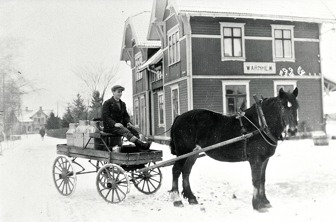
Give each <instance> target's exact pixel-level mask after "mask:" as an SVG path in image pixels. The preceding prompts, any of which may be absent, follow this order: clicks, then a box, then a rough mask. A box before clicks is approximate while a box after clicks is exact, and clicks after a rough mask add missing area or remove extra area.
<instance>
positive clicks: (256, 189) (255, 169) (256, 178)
mask: <svg viewBox="0 0 336 222" xmlns="http://www.w3.org/2000/svg"><path fill="white" fill-rule="evenodd" d="M262 164H263V161H261V160H259V159H253V160H250V165H251V171H252V183H253V198H252V206H253V209H255V210H258V211H259V212H264V211H265V209H266V208H265V207H264V204H263V203H262V200H261V198H260V184H261V174H262Z"/></svg>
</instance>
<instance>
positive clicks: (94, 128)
mask: <svg viewBox="0 0 336 222" xmlns="http://www.w3.org/2000/svg"><path fill="white" fill-rule="evenodd" d="M98 123H99V122H98ZM98 123H97V121H90V125H88V127H87V128H86V130H85V133H84V146H85V145H86V143H87V142H88V141H89V140H90V133H97V132H99V129H98V127H97V124H98ZM95 144H96V143H95V140H94V139H91V140H90V142H89V143H88V144H87V146H86V148H90V149H95V148H96V146H98V144H97V145H95Z"/></svg>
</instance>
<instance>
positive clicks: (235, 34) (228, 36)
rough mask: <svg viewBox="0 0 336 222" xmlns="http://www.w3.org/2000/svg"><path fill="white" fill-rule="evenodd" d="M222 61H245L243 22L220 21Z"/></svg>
mask: <svg viewBox="0 0 336 222" xmlns="http://www.w3.org/2000/svg"><path fill="white" fill-rule="evenodd" d="M220 25H221V36H222V38H221V44H222V61H226V60H241V61H245V41H244V25H245V24H243V23H227V22H221V23H220Z"/></svg>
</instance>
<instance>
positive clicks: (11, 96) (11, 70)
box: [0, 37, 38, 135]
mask: <svg viewBox="0 0 336 222" xmlns="http://www.w3.org/2000/svg"><path fill="white" fill-rule="evenodd" d="M21 44H22V43H21V42H20V41H19V40H17V39H15V38H10V37H5V38H1V39H0V76H1V78H0V80H1V82H0V84H1V87H0V88H1V92H0V95H1V98H0V101H1V105H0V111H2V112H1V114H2V118H1V122H2V126H3V129H2V130H3V131H4V132H5V133H6V134H7V135H8V134H9V133H10V132H13V130H14V128H15V125H17V124H18V123H17V116H18V115H19V114H20V112H21V98H22V95H24V94H28V93H30V92H33V91H36V90H38V89H36V88H34V84H33V83H32V82H31V81H29V80H28V79H27V78H25V77H24V75H22V74H21V72H20V71H19V65H18V64H19V60H20V52H19V48H21V47H20V46H21ZM14 114H15V115H14ZM0 131H1V130H0Z"/></svg>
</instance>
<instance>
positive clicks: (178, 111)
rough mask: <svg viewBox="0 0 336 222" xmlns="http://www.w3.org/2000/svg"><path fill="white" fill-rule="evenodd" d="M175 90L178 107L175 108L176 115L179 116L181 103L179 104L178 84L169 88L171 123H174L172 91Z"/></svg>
mask: <svg viewBox="0 0 336 222" xmlns="http://www.w3.org/2000/svg"><path fill="white" fill-rule="evenodd" d="M174 90H177V101H178V106H177V114H178V115H180V114H181V108H180V106H181V103H180V89H179V87H178V84H176V85H173V86H170V103H171V104H170V105H171V114H172V122H174V104H173V91H174Z"/></svg>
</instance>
